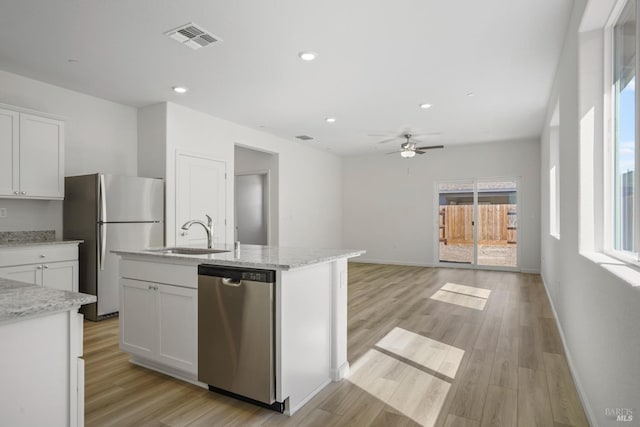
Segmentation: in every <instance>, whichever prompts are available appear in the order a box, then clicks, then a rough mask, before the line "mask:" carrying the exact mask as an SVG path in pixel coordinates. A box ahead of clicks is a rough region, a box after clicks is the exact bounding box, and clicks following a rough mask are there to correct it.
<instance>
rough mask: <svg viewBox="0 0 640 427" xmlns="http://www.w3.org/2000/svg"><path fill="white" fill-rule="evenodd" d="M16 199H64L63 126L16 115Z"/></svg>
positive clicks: (24, 115) (36, 117)
mask: <svg viewBox="0 0 640 427" xmlns="http://www.w3.org/2000/svg"><path fill="white" fill-rule="evenodd" d="M20 195H21V196H26V197H39V198H46V199H57V198H59V199H62V198H63V197H64V122H61V121H59V120H53V119H49V118H46V117H38V116H34V115H31V114H25V113H21V114H20Z"/></svg>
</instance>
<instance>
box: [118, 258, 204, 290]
mask: <svg viewBox="0 0 640 427" xmlns="http://www.w3.org/2000/svg"><path fill="white" fill-rule="evenodd" d="M120 277H124V278H127V279H135V280H143V281H145V282H156V283H165V284H167V285H176V286H182V287H186V288H194V289H197V288H198V267H197V266H195V265H180V264H163V263H157V262H146V261H132V260H128V259H123V260H120Z"/></svg>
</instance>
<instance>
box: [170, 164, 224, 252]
mask: <svg viewBox="0 0 640 427" xmlns="http://www.w3.org/2000/svg"><path fill="white" fill-rule="evenodd" d="M226 172H227V164H226V162H224V161H220V160H216V159H213V158H210V157H207V156H205V155H201V154H192V153H184V152H177V153H176V199H175V200H176V206H175V209H176V230H175V233H176V246H206V244H207V237H206V233H205V231H204V228H203V227H201V226H199V225H193V226H192V227H191V228H190V229H189V230H188V231H184V230H182V229H181V227H182V224H184V223H185V222H187V221H189V220H192V219H198V220H201V221H204V222H206V216H205V215H209V216H210V217H211V218H212V219H213V231H214V234H213V242H214V243H226V240H227V239H226V179H227V178H226V175H227V173H226Z"/></svg>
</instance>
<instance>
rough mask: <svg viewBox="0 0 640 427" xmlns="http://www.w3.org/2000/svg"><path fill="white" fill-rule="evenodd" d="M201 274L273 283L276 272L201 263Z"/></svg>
mask: <svg viewBox="0 0 640 427" xmlns="http://www.w3.org/2000/svg"><path fill="white" fill-rule="evenodd" d="M198 275H199V276H215V277H224V278H227V279H232V280H235V281H240V280H248V281H251V282H263V283H273V282H275V279H276V272H275V271H273V270H259V269H255V268H242V267H222V266H219V265H210V264H200V265H199V266H198Z"/></svg>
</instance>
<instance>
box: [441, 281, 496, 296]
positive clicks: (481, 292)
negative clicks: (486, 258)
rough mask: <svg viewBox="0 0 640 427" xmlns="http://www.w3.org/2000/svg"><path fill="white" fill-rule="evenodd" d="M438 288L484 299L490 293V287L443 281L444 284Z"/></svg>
mask: <svg viewBox="0 0 640 427" xmlns="http://www.w3.org/2000/svg"><path fill="white" fill-rule="evenodd" d="M440 289H442V290H444V291H451V292H455V293H457V294H465V295H469V296H472V297H478V298H485V299H486V298H489V295H491V289H484V288H475V287H473V286H467V285H459V284H457V283H445V285H444V286H443V287H441V288H440Z"/></svg>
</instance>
